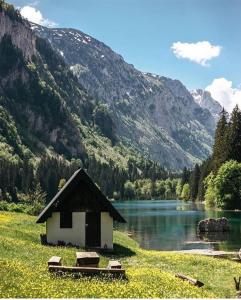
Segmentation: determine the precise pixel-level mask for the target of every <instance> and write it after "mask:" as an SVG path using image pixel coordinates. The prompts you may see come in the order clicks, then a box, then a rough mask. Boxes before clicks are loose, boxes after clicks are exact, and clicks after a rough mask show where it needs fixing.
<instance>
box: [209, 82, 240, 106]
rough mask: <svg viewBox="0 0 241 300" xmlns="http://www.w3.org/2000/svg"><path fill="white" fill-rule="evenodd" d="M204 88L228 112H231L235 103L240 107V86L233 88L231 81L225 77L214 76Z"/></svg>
mask: <svg viewBox="0 0 241 300" xmlns="http://www.w3.org/2000/svg"><path fill="white" fill-rule="evenodd" d="M206 90H207V91H209V92H210V93H211V95H212V97H213V98H214V99H215V100H217V101H218V102H219V103H220V104H221V105H222V106H223V107H224V108H225V109H226V110H227V111H228V112H232V110H233V108H234V107H235V105H236V104H238V105H239V107H240V108H241V87H238V88H234V87H233V83H232V81H229V80H227V79H225V78H216V79H214V80H213V82H212V83H211V84H210V85H209V86H207V87H206Z"/></svg>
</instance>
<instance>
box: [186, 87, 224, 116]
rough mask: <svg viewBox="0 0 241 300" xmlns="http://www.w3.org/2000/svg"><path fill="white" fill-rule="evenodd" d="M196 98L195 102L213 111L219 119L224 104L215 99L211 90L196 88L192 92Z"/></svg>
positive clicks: (213, 114)
mask: <svg viewBox="0 0 241 300" xmlns="http://www.w3.org/2000/svg"><path fill="white" fill-rule="evenodd" d="M190 93H191V94H192V96H193V98H194V100H195V102H196V103H197V104H198V105H199V106H201V107H202V108H204V109H207V110H209V111H210V112H211V114H212V116H213V117H214V119H215V121H217V120H218V118H219V114H220V112H221V111H222V106H221V105H220V104H219V103H218V101H216V100H214V99H213V98H212V96H211V94H210V92H208V91H205V90H202V89H196V90H193V91H191V92H190Z"/></svg>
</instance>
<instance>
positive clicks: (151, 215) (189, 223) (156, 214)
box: [113, 200, 241, 251]
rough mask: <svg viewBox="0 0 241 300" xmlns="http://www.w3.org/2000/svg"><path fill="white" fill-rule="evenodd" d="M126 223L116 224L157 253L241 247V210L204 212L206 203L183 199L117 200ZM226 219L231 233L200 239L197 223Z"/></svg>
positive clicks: (201, 237)
mask: <svg viewBox="0 0 241 300" xmlns="http://www.w3.org/2000/svg"><path fill="white" fill-rule="evenodd" d="M113 204H114V206H115V207H116V208H117V209H118V210H119V211H120V213H121V214H122V215H123V217H124V218H125V219H126V221H127V224H116V227H117V228H118V229H120V230H125V231H128V232H130V234H131V237H132V238H133V239H135V240H136V241H137V242H138V243H139V244H140V245H141V247H143V248H146V249H157V250H188V249H214V250H226V251H234V250H235V251H236V250H239V249H240V248H241V211H205V210H204V206H203V204H200V203H191V202H184V201H181V200H130V201H115V202H113ZM211 217H214V218H219V217H226V218H228V220H229V222H230V227H231V229H230V232H228V233H218V234H209V235H204V236H198V234H197V232H196V228H197V223H198V222H199V221H200V220H202V219H205V218H211Z"/></svg>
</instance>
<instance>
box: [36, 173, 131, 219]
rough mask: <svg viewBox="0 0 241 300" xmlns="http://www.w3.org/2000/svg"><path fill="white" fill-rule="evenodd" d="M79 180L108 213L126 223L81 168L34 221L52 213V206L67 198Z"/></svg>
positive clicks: (47, 216)
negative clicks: (95, 196) (96, 196)
mask: <svg viewBox="0 0 241 300" xmlns="http://www.w3.org/2000/svg"><path fill="white" fill-rule="evenodd" d="M80 181H83V182H84V183H85V184H86V185H87V186H88V187H89V188H90V189H91V190H92V191H93V192H94V193H95V194H96V195H98V199H97V201H100V202H101V205H102V206H103V207H104V208H105V209H106V211H108V212H109V213H110V215H111V216H112V217H113V219H114V220H116V221H118V222H120V223H126V221H125V219H124V218H123V217H122V216H121V215H120V213H119V212H118V211H117V210H116V209H115V207H114V206H113V205H112V204H111V202H110V201H109V200H108V199H107V198H106V197H105V196H104V194H103V193H102V192H101V191H100V189H99V188H98V187H97V185H96V184H95V183H94V182H93V181H92V179H91V178H90V177H89V176H88V175H87V173H86V172H85V171H84V170H83V169H79V170H77V171H76V172H75V173H74V174H73V175H72V176H71V177H70V179H69V180H68V181H67V182H66V184H65V185H64V186H63V188H62V189H61V190H60V191H59V192H58V193H57V194H56V195H55V196H54V198H53V199H52V200H51V201H50V202H49V204H48V205H47V206H46V207H45V208H44V210H43V211H42V212H41V213H40V215H39V216H38V219H37V221H36V223H44V222H45V221H46V220H47V219H48V218H49V217H50V216H51V214H52V212H53V210H54V208H55V207H56V206H57V205H58V204H59V203H61V202H62V201H65V199H67V196H68V195H69V193H70V192H71V191H72V190H73V188H74V187H76V186H77V185H78V183H79V182H80Z"/></svg>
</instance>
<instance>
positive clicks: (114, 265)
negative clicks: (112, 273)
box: [107, 260, 121, 269]
mask: <svg viewBox="0 0 241 300" xmlns="http://www.w3.org/2000/svg"><path fill="white" fill-rule="evenodd" d="M107 269H121V263H120V262H119V261H118V260H110V261H109V263H108V266H107Z"/></svg>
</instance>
